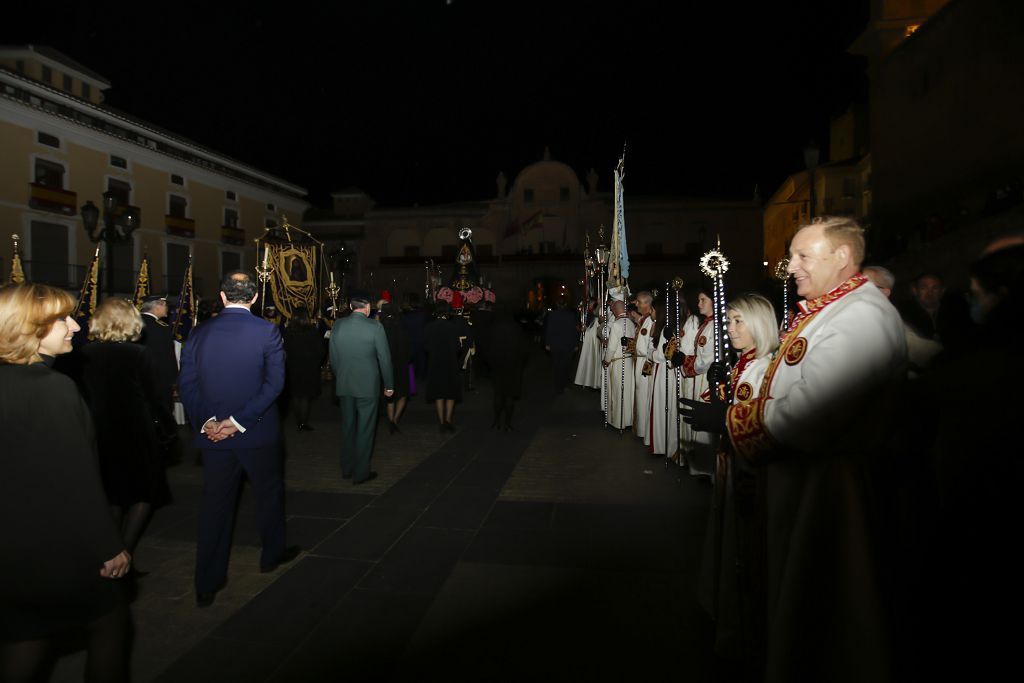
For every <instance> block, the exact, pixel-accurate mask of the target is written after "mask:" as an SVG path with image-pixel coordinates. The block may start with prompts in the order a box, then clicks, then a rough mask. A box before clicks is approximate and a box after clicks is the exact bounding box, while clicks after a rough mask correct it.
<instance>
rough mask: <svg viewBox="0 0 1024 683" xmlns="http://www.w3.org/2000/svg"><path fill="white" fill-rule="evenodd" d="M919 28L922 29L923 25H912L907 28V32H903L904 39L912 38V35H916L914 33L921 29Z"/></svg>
mask: <svg viewBox="0 0 1024 683" xmlns="http://www.w3.org/2000/svg"><path fill="white" fill-rule="evenodd" d="M919 28H921V24H910V25H909V26H907V28H906V29H905V30H904V31H903V37H904V38H909V37H910V36H911V35H912V34H913V33H914V31H916V30H917V29H919Z"/></svg>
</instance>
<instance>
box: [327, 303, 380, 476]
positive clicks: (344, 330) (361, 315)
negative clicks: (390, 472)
mask: <svg viewBox="0 0 1024 683" xmlns="http://www.w3.org/2000/svg"><path fill="white" fill-rule="evenodd" d="M349 308H350V309H352V314H351V315H349V316H348V317H346V318H342V319H341V320H338V321H337V322H335V323H334V327H333V328H332V329H331V345H330V348H331V367H332V368H333V369H334V375H335V378H336V383H335V393H337V395H338V398H339V399H340V401H341V433H342V439H341V476H342V477H344V478H346V479H348V478H349V477H351V478H352V483H353V484H362V483H363V482H367V481H370V480H371V479H373V478H375V477H376V476H377V473H376V472H371V471H370V455H371V452H372V450H373V435H374V431H375V430H376V426H377V401H378V399H379V397H380V393H381V391H380V389H381V378H383V385H384V395H385V396H391V395H392V394H393V393H394V377H393V375H392V371H391V353H390V352H389V351H388V340H387V335H386V334H385V333H384V327H383V325H381V324H380V323H379V322H377V321H376V320H373V319H371V318H370V297H369V295H367V294H362V293H358V294H353V295H352V296H351V297H350V300H349Z"/></svg>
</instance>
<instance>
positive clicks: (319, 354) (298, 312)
mask: <svg viewBox="0 0 1024 683" xmlns="http://www.w3.org/2000/svg"><path fill="white" fill-rule="evenodd" d="M284 353H285V365H284V367H285V378H286V382H287V393H288V397H289V399H290V402H289V405H290V407H291V409H292V412H293V413H294V415H295V421H296V424H297V425H298V428H299V431H300V432H310V431H313V428H312V427H311V426H310V425H309V404H310V401H312V400H313V399H314V398H316V397H317V396H319V395H320V368H321V367H322V366H323V364H324V355H325V354H326V346H325V344H324V336H323V334H322V333H321V332H320V330H319V329H318V327H317V325H316V324H315V323H314V322H313V321H312V320H310V318H309V312H308V311H307V310H306V309H305V308H304V307H299V308H296V309H295V310H294V311H292V317H291V318H289V319H288V324H287V325H286V326H285V329H284Z"/></svg>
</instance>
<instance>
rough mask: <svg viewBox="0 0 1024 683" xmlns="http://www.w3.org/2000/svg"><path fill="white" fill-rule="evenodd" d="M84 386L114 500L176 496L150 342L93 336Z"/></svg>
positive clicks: (85, 353) (156, 500)
mask: <svg viewBox="0 0 1024 683" xmlns="http://www.w3.org/2000/svg"><path fill="white" fill-rule="evenodd" d="M82 359H83V365H82V388H83V392H84V394H85V400H86V403H88V405H89V408H90V410H91V411H92V416H93V420H94V423H95V425H96V446H97V451H98V453H99V459H100V475H101V477H102V479H103V488H104V490H105V491H106V492H107V499H108V500H109V501H110V502H111V503H112V504H114V505H131V504H133V503H150V504H152V505H153V507H154V508H157V507H160V506H161V505H166V504H167V503H168V502H170V492H169V490H168V488H167V477H166V475H165V474H164V468H163V465H162V463H161V459H160V441H159V438H158V435H157V433H158V424H157V422H156V416H157V415H158V414H159V411H160V407H159V405H158V404H159V401H160V399H159V398H158V396H157V386H158V382H159V379H158V372H159V371H158V369H157V368H156V367H154V362H153V356H152V354H150V353H147V351H146V349H145V347H143V346H142V345H140V344H132V343H130V342H91V343H89V344H86V345H85V347H83V348H82Z"/></svg>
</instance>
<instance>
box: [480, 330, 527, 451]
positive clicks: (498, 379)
mask: <svg viewBox="0 0 1024 683" xmlns="http://www.w3.org/2000/svg"><path fill="white" fill-rule="evenodd" d="M484 348H485V349H486V351H485V354H486V355H485V360H486V362H487V365H488V367H489V368H490V372H491V382H492V384H493V386H494V421H493V422H492V423H491V429H499V428H503V429H505V430H506V431H512V413H513V411H514V410H515V403H516V400H518V399H519V397H520V396H521V395H522V393H523V369H524V368H525V367H526V361H527V360H528V358H529V355H530V343H529V339H528V338H527V335H526V332H524V331H523V326H522V325H521V324H520V323H519V321H518V320H516V317H515V316H514V315H513V314H512V313H511V312H510V311H505V310H497V311H495V314H494V323H493V324H492V325H491V329H490V334H489V337H488V339H487V341H486V343H485V345H484Z"/></svg>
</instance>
